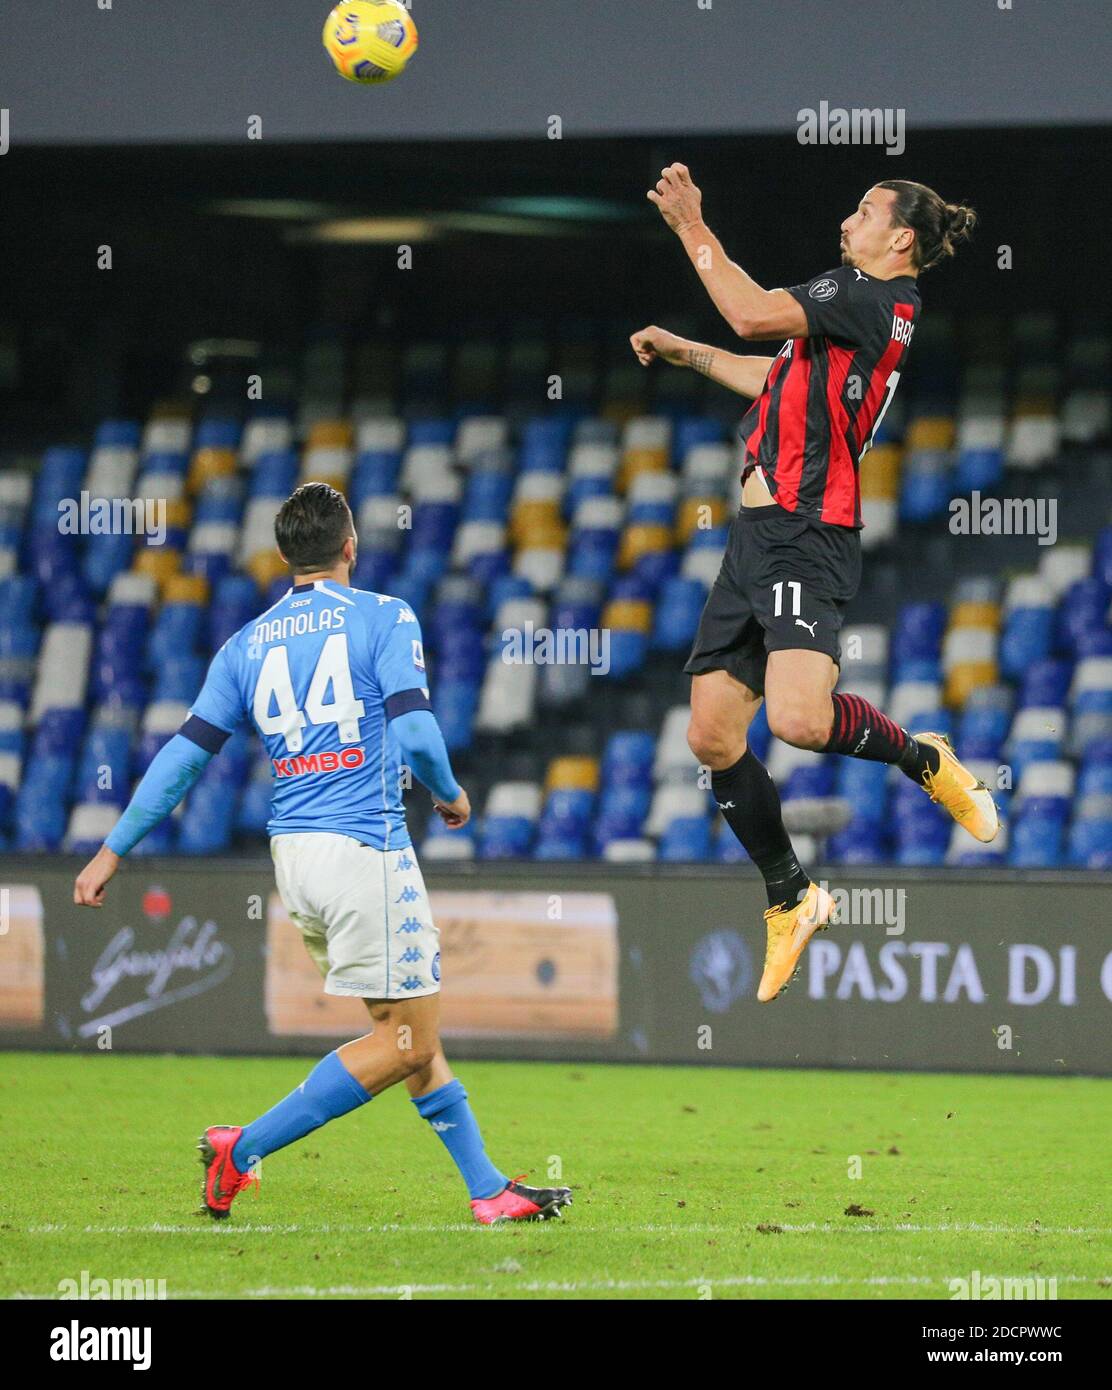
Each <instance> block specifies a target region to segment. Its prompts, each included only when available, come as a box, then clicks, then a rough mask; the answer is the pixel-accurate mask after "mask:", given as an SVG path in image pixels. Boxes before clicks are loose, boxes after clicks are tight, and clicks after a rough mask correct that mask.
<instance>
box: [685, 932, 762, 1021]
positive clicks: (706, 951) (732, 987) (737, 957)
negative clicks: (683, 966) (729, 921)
mask: <svg viewBox="0 0 1112 1390" xmlns="http://www.w3.org/2000/svg"><path fill="white" fill-rule="evenodd" d="M688 973H689V974H690V976H691V980H692V982H693V983H694V985H695V986H696V988H697V989H698V991H699V996H700V998H701V999H702V1001H703V1008H704V1009H709V1010H710V1012H711V1013H714V1014H723V1013H725V1012H726V1010H727V1009H728V1008H729V1007H730V1005H731V1004H732V1003H733V1002H734V1000H735V999H740V998H741V996H742V995H743V994H746V993H748V990H749V986H750V984H751V983H752V980H753V961H752V958H751V957H750V955H749V947H748V946H746V944H745V942H744V941H743V940H742V937H741V933H740V932H736V931H732V930H727V931H715V932H710V933H709V935H707V936H704V937H703V939H702V940H701V941H700V942H699V943H698V944H697V945H696V947H695V949H694V950H693V951H692V952H691V963H690V965H689V966H688Z"/></svg>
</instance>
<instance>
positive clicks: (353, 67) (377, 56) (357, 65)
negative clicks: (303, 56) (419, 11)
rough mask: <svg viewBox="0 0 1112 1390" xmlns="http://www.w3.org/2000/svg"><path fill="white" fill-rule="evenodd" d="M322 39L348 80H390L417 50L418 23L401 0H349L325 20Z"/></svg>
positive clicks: (340, 72) (329, 53) (339, 69)
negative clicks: (400, 2)
mask: <svg viewBox="0 0 1112 1390" xmlns="http://www.w3.org/2000/svg"><path fill="white" fill-rule="evenodd" d="M322 42H323V44H324V47H325V51H326V52H327V53H328V56H329V57H330V58H331V59H332V61H333V63H335V65H336V71H337V72H338V73H339V74H340V76H341V77H346V78H347V79H348V81H349V82H390V81H391V80H392V79H393V78H395V77H397V75H398V73H400V72H401V71H402V69H403V68H404V67H405V65H406V63H408V62H409V60H410V58H412V57H413V55H414V53H415V52H416V51H417V26H416V24H414V22H413V17H412V16H411V15H410V13H409V11H408V10H407V9H406V8H405V6H404V5H401V4H399V3H398V0H347V4H346V5H337V6H336V8H335V9H334V10H333V11H332V13H331V14H330V15H329V16H328V18H327V19H326V20H325V21H324V34H323V35H322Z"/></svg>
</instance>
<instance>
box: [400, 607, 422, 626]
mask: <svg viewBox="0 0 1112 1390" xmlns="http://www.w3.org/2000/svg"><path fill="white" fill-rule="evenodd" d="M416 621H417V618H416V616H415V615H414V613H413V611H412V609H409V608H399V609H398V622H399V623H415V622H416ZM395 626H396V624H395Z"/></svg>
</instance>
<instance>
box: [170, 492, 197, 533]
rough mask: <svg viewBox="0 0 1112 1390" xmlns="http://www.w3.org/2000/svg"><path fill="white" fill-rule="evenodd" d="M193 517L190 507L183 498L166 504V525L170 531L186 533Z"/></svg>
mask: <svg viewBox="0 0 1112 1390" xmlns="http://www.w3.org/2000/svg"><path fill="white" fill-rule="evenodd" d="M192 516H193V508H192V506H191V505H190V504H189V503H188V502H187V501H186V500H185V498H184V497H179V498H177V499H176V500H173V501H167V503H166V525H167V526H168V527H169V528H170V530H172V531H188V530H189V522H190V520H191V519H192Z"/></svg>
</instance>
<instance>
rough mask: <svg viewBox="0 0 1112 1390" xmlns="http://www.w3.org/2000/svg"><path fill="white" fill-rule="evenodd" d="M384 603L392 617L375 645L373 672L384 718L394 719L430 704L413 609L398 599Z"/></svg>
mask: <svg viewBox="0 0 1112 1390" xmlns="http://www.w3.org/2000/svg"><path fill="white" fill-rule="evenodd" d="M385 607H386V611H389V612H390V614H391V616H392V621H391V622H390V623H389V625H388V626H386V627H385V629H384V631H383V633H382V635H381V637H380V638H379V640H378V642H377V644H376V645H375V649H374V654H373V662H374V675H375V680H376V681H377V682H378V688H379V690H381V691H382V698H383V701H384V702H385V705H386V718H387V719H396V718H397V717H398V715H399V714H408V713H409V712H410V711H411V710H417V709H431V708H432V705H431V703H430V700H429V678H428V673H427V672H426V670H425V649H424V645H423V643H422V638H421V625H420V623H418V621H417V618H416V615H415V614H414V612H413V610H412V609H411V608H409V607H408V606H407V605H406V604H404V603H402V602H401V601H400V600H397V601H396V602H395V603H392V604H389V605H386V606H385Z"/></svg>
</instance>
